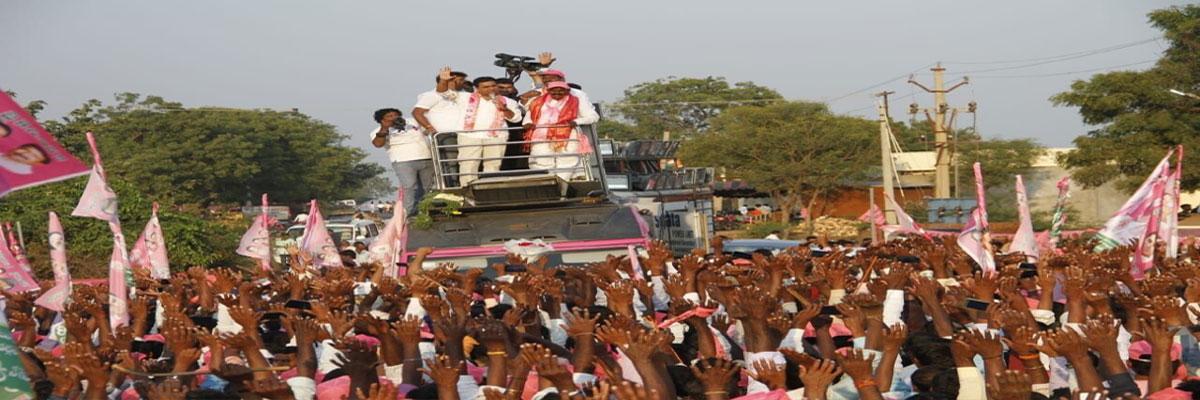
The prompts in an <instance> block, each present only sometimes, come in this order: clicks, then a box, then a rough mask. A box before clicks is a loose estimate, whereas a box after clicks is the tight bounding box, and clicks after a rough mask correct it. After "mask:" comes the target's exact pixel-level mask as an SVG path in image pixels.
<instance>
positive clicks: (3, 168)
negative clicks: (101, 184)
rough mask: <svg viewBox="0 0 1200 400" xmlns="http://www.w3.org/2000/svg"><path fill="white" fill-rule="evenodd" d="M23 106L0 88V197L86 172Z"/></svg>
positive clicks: (85, 167)
mask: <svg viewBox="0 0 1200 400" xmlns="http://www.w3.org/2000/svg"><path fill="white" fill-rule="evenodd" d="M87 170H88V168H87V165H84V164H83V163H82V162H80V161H79V159H77V158H75V156H72V155H71V153H69V152H67V151H66V150H64V149H63V147H62V145H60V144H59V143H58V141H57V140H54V136H52V135H50V133H49V132H46V130H45V129H43V128H42V126H41V125H39V124H38V122H37V119H34V118H33V116H32V115H29V113H28V112H26V111H25V108H24V107H21V105H20V104H17V102H16V101H13V99H12V98H11V97H9V96H8V95H7V94H5V93H4V91H2V90H0V196H4V195H5V194H6V193H8V192H11V191H14V190H18V189H23V188H27V187H31V186H37V185H41V184H44V183H50V182H56V181H60V180H63V179H67V178H71V177H76V176H79V175H83V174H86V173H87Z"/></svg>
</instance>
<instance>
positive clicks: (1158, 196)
mask: <svg viewBox="0 0 1200 400" xmlns="http://www.w3.org/2000/svg"><path fill="white" fill-rule="evenodd" d="M1168 180H1170V175H1169V174H1163V175H1162V176H1161V177H1159V179H1158V180H1157V181H1155V182H1154V185H1153V186H1152V188H1151V190H1150V196H1151V197H1150V204H1149V206H1148V207H1146V208H1145V209H1144V210H1143V214H1144V215H1146V218H1147V222H1146V229H1145V230H1144V231H1143V232H1142V236H1141V238H1139V239H1138V244H1137V247H1136V248H1134V249H1133V265H1132V270H1131V271H1129V272H1130V273H1131V274H1133V277H1134V279H1141V278H1144V277H1145V276H1146V271H1149V270H1150V269H1151V268H1154V250H1155V247H1156V246H1157V244H1158V239H1159V237H1158V228H1159V222H1161V221H1160V219H1159V217H1160V215H1159V214H1160V213H1161V212H1162V206H1163V197H1164V196H1163V194H1164V193H1165V192H1166V186H1167V181H1168Z"/></svg>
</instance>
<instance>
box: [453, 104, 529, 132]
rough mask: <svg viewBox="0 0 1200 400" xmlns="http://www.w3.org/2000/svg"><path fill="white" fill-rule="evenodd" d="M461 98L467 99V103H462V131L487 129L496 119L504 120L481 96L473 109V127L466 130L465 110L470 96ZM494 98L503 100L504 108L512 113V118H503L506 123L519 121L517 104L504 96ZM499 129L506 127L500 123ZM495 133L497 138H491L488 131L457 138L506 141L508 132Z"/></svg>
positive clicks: (519, 111)
mask: <svg viewBox="0 0 1200 400" xmlns="http://www.w3.org/2000/svg"><path fill="white" fill-rule="evenodd" d="M462 97H466V98H467V101H465V102H463V123H464V126H463V128H462V129H464V130H465V129H471V130H479V129H488V128H491V127H492V122H493V121H495V120H496V118H504V116H503V115H500V113H499V112H498V111H499V110H497V109H496V105H495V104H492V101H491V100H487V99H484V98H483V96H480V97H479V105H478V106H476V107H475V127H474V128H467V127H466V126H465V124H466V120H467V117H466V110H467V104H469V103H470V99H471V96H470V95H469V94H463V95H462ZM494 98H500V99H501V100H503V101H504V106H505V107H506V108H508V110H509V111H512V113H513V115H512V118H505V120H506V121H508V122H520V121H521V110H520V108H518V104H517V102H515V101H513V100H510V99H508V98H506V97H504V96H499V95H497V96H495V97H494ZM500 127H501V128H507V127H508V126H507V125H505V124H503V123H502V124H500ZM496 132H497V136H495V137H493V136H491V135H490V134H489V131H479V132H470V133H463V134H461V135H459V137H466V138H472V139H488V138H504V139H506V140H507V139H508V131H504V130H501V131H496Z"/></svg>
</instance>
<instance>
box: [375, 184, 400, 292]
mask: <svg viewBox="0 0 1200 400" xmlns="http://www.w3.org/2000/svg"><path fill="white" fill-rule="evenodd" d="M396 204H404V188H400V191H399V192H397V193H396ZM393 211H394V213H392V219H390V220H388V223H387V225H384V227H383V232H382V233H380V234H379V237H377V238H375V242H373V243H371V248H370V250H368V252H369V257H368V260H369V261H370V262H374V263H380V264H381V265H383V271H384V272H383V273H384V275H387V276H393V277H394V276H398V275H399V274H400V271H399V266H398V265H396V263H397V262H398V261H399V260H398V259H397V256H399V255H400V254H403V253H404V239H406V238H405V237H404V236H405V235H404V229H405V227H406V226H407V225H406V223H407V222H406V218H407V217H408V216H407V215H405V212H404V209H403V208H395V209H393Z"/></svg>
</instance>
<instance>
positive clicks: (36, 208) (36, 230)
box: [0, 172, 249, 279]
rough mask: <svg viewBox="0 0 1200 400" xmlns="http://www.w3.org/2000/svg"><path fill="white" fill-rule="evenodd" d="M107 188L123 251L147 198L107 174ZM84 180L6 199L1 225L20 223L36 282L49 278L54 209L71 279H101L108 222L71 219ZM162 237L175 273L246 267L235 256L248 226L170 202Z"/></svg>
mask: <svg viewBox="0 0 1200 400" xmlns="http://www.w3.org/2000/svg"><path fill="white" fill-rule="evenodd" d="M108 175H109V186H110V187H112V189H113V191H115V192H116V193H117V197H118V199H119V205H120V210H119V212H120V215H121V225H122V227H123V229H122V230H123V231H124V234H125V239H126V246H127V248H130V249H132V248H133V243H134V241H135V240H137V237H138V235H139V234H141V232H142V228H143V227H145V226H146V221H147V220H148V219H150V205H151V199H150V198H148V197H146V196H144V195H142V192H141V185H138V184H134V183H133V181H130V180H128V179H125V178H124V177H121V176H118V175H116V174H113V173H111V172H109V174H108ZM86 183H87V177H86V176H84V177H77V178H72V179H69V180H66V181H62V182H56V183H51V184H46V185H40V186H35V187H32V188H28V189H23V190H18V191H16V192H13V193H10V194H8V195H7V196H5V197H4V199H3V200H0V201H2V202H3V204H4V206H3V207H0V221H12V222H20V224H21V228H22V230H23V232H24V237H25V243H26V247H27V253H28V255H29V259H30V262H32V263H33V266H34V272H36V273H37V275H38V277H39V278H43V279H49V278H50V277H51V276H52V275H53V274H52V273H51V272H50V261H49V260H50V259H49V246H48V245H47V243H46V229H47V213H48V212H50V211H54V212H56V213H58V215H59V218H60V219H61V220H62V224H63V231H64V233H65V234H66V238H67V254H68V259H67V262H68V263H69V264H70V268H71V275H72V277H74V278H95V277H104V276H107V274H108V259H109V255H111V254H112V245H113V241H112V233H111V232H110V231H109V228H108V224H106V223H104V222H102V221H99V220H96V219H94V218H84V217H72V216H71V210H74V209H75V204H76V203H77V202H78V200H79V195H80V194H81V193H83V187H84V185H85V184H86ZM158 217H159V221H160V223H161V224H162V228H163V236H164V237H165V239H166V243H167V254H168V256H170V261H171V267H172V269H174V270H177V271H178V270H182V269H184V268H187V267H190V266H194V265H199V266H212V265H233V264H245V263H247V261H246V259H245V258H244V257H241V256H237V255H235V254H234V250H235V249H236V248H237V243H238V239H239V238H240V237H241V234H242V232H243V231H244V230H245V229H246V226H247V225H249V223H246V222H242V223H222V222H221V221H214V220H206V219H203V218H200V217H199V216H197V214H196V213H194V212H187V211H184V210H181V207H178V206H171V205H169V204H166V205H164V207H163V208H162V209H161V210H159V213H158Z"/></svg>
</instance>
